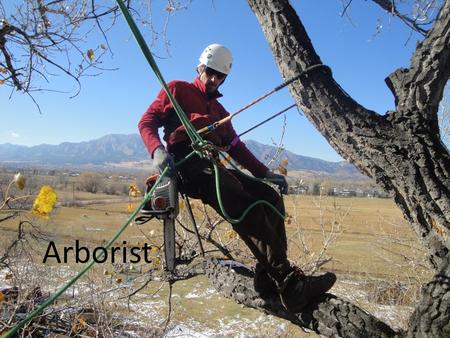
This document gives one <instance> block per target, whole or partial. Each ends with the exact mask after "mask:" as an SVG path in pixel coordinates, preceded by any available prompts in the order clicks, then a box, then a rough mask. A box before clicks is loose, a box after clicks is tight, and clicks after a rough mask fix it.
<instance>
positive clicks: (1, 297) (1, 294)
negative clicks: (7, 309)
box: [0, 291, 5, 302]
mask: <svg viewBox="0 0 450 338" xmlns="http://www.w3.org/2000/svg"><path fill="white" fill-rule="evenodd" d="M4 300H5V294H4V293H3V292H1V291H0V302H3V301H4Z"/></svg>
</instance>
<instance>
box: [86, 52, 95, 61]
mask: <svg viewBox="0 0 450 338" xmlns="http://www.w3.org/2000/svg"><path fill="white" fill-rule="evenodd" d="M87 57H88V58H89V60H91V61H94V60H95V54H94V51H93V50H92V49H88V51H87Z"/></svg>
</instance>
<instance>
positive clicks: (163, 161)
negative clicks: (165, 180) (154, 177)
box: [153, 145, 175, 175]
mask: <svg viewBox="0 0 450 338" xmlns="http://www.w3.org/2000/svg"><path fill="white" fill-rule="evenodd" d="M153 165H154V166H155V167H156V168H158V169H159V172H160V173H162V172H163V171H164V169H166V167H167V166H169V171H168V172H167V173H168V174H169V175H174V173H175V162H174V160H173V157H172V156H171V155H170V154H169V153H168V152H167V151H166V149H165V148H164V146H162V145H161V146H159V147H158V148H156V149H155V151H154V152H153Z"/></svg>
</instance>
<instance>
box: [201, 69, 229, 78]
mask: <svg viewBox="0 0 450 338" xmlns="http://www.w3.org/2000/svg"><path fill="white" fill-rule="evenodd" d="M205 74H206V75H208V76H213V75H215V76H216V78H217V79H218V80H222V79H224V78H225V77H226V76H227V74H224V73H221V72H218V71H217V70H214V69H212V68H209V67H205Z"/></svg>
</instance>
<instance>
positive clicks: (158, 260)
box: [155, 257, 161, 265]
mask: <svg viewBox="0 0 450 338" xmlns="http://www.w3.org/2000/svg"><path fill="white" fill-rule="evenodd" d="M155 264H156V265H160V264H161V259H160V258H159V257H156V258H155Z"/></svg>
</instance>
